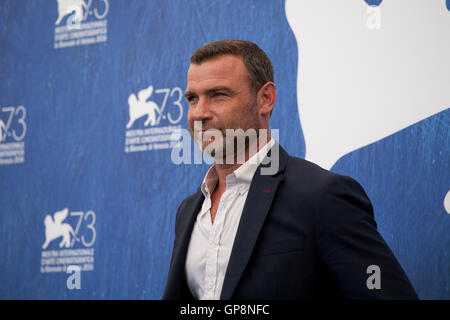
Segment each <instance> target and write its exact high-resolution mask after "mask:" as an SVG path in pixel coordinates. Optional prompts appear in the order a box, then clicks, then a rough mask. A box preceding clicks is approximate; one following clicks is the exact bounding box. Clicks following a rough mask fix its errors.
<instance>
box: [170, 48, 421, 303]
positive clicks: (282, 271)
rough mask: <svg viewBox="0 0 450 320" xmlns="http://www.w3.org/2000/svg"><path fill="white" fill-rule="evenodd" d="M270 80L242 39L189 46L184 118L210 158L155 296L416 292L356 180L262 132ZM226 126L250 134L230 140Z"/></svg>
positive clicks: (408, 295)
mask: <svg viewBox="0 0 450 320" xmlns="http://www.w3.org/2000/svg"><path fill="white" fill-rule="evenodd" d="M273 81H274V80H273V68H272V64H271V62H270V60H269V58H268V57H267V55H266V54H265V53H264V52H263V51H262V50H261V49H260V48H259V47H258V46H257V45H255V44H253V43H251V42H248V41H239V40H221V41H218V42H213V43H209V44H206V45H204V46H203V47H201V48H199V49H197V50H196V51H195V52H194V54H193V55H192V57H191V66H190V68H189V71H188V75H187V89H186V92H185V96H186V98H187V100H188V102H189V111H188V123H189V128H190V130H191V134H192V136H193V138H194V140H195V141H196V142H197V143H199V145H200V147H201V148H202V150H203V151H204V152H207V153H208V154H209V155H211V156H212V157H213V158H214V161H215V163H214V164H213V166H212V167H211V168H210V169H209V170H208V172H207V174H206V176H205V178H204V180H203V183H202V185H201V186H200V188H199V189H198V191H197V192H196V193H195V194H193V195H191V196H190V197H188V198H186V199H185V200H184V201H183V202H182V203H181V205H180V207H179V209H178V213H177V216H176V223H175V243H174V248H173V253H172V260H171V264H170V270H169V276H168V280H167V284H166V289H165V292H164V295H163V299H192V298H194V299H225V300H227V299H314V298H321V297H330V298H348V299H416V298H417V295H416V293H415V291H414V289H413V287H412V286H411V284H410V282H409V280H408V278H407V277H406V275H405V273H404V272H403V270H402V268H401V266H400V265H399V264H398V262H397V260H396V258H395V257H394V255H393V253H392V252H391V250H390V249H389V247H388V246H387V245H386V243H385V242H384V240H383V239H382V237H381V236H380V234H379V233H378V231H377V229H376V223H375V220H374V216H373V209H372V205H371V203H370V201H369V199H368V197H367V195H366V194H365V192H364V190H363V189H362V187H361V186H360V185H359V184H358V183H357V182H356V181H354V180H353V179H351V178H349V177H345V176H340V175H338V174H334V173H331V172H329V171H326V170H324V169H322V168H320V167H318V166H316V165H314V164H312V163H310V162H308V161H305V160H303V159H299V158H295V157H291V156H289V155H288V154H287V153H286V151H284V150H283V149H282V148H281V146H279V145H278V143H277V142H276V141H274V139H273V138H271V136H270V132H269V131H268V129H269V119H270V115H271V113H272V109H273V108H274V105H275V101H276V86H275V84H274V82H273ZM230 129H233V130H234V132H241V133H242V132H244V131H245V132H247V131H251V130H253V131H255V132H256V133H257V134H256V136H257V139H255V136H253V138H252V137H251V136H250V135H249V136H245V137H244V139H243V141H244V147H243V148H242V147H241V148H239V147H237V146H236V144H235V142H236V141H237V140H239V139H238V138H239V137H242V134H235V135H234V136H232V137H231V138H230V137H228V136H227V135H228V134H229V133H230V132H232V131H233V130H231V131H230ZM281 134H283V132H282V133H281ZM285 134H286V133H285ZM221 135H222V136H223V139H221V138H220V137H221ZM241 141H242V139H241ZM255 145H256V148H255ZM239 157H241V159H242V158H243V161H237V159H238V158H239ZM268 159H270V161H268ZM273 164H275V166H273ZM268 165H271V166H272V167H275V170H272V171H273V172H271V173H270V174H267V171H266V174H264V169H267V166H268Z"/></svg>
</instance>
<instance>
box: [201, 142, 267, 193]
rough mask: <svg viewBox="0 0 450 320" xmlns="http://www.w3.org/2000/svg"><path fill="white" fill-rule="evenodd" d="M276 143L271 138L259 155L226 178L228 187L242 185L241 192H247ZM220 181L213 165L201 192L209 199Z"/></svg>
mask: <svg viewBox="0 0 450 320" xmlns="http://www.w3.org/2000/svg"><path fill="white" fill-rule="evenodd" d="M274 143H275V141H274V139H273V138H271V139H270V141H269V142H268V143H266V144H265V145H264V146H263V147H262V148H261V149H260V150H259V151H258V152H257V153H255V154H254V155H253V156H251V157H250V158H249V159H248V160H247V161H246V162H244V163H243V164H242V165H241V166H240V167H239V168H237V169H236V170H234V172H233V173H231V174H229V175H228V176H227V177H226V183H227V186H229V185H233V184H240V191H241V192H245V191H246V190H247V189H248V187H249V186H250V183H251V182H252V180H253V176H254V175H255V172H256V169H257V168H258V166H259V165H260V164H261V162H262V160H263V159H264V158H265V157H266V155H267V153H268V152H269V150H270V148H272V146H273V145H274ZM218 181H219V176H218V175H217V172H216V167H215V165H214V164H213V165H212V166H211V167H210V168H209V170H208V172H207V173H206V175H205V178H204V179H203V183H202V185H201V190H202V193H203V195H204V196H205V197H207V195H208V194H211V193H212V192H213V191H214V189H215V187H216V185H217V182H218Z"/></svg>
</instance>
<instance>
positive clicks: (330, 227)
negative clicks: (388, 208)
mask: <svg viewBox="0 0 450 320" xmlns="http://www.w3.org/2000/svg"><path fill="white" fill-rule="evenodd" d="M316 219H317V221H316V237H317V238H316V240H317V245H318V250H319V254H320V256H321V258H322V259H323V262H324V264H325V267H326V268H327V270H328V272H329V274H330V275H331V277H332V279H333V280H334V282H335V283H336V284H337V286H338V290H339V291H340V292H341V294H342V295H343V297H344V298H347V299H417V298H418V297H417V294H416V292H415V290H414V288H413V287H412V285H411V284H410V282H409V280H408V278H407V276H406V274H405V272H404V271H403V269H402V267H401V266H400V264H399V263H398V261H397V259H396V258H395V256H394V254H393V253H392V251H391V250H390V248H389V247H388V245H387V244H386V242H385V241H384V239H383V238H382V236H381V235H380V234H379V232H378V230H377V226H376V222H375V220H374V214H373V208H372V205H371V203H370V200H369V199H368V197H367V195H366V193H365V192H364V190H363V188H362V187H361V186H360V185H359V184H358V183H357V182H356V181H355V180H353V179H351V178H349V177H343V176H338V175H333V176H332V177H331V178H330V179H329V180H328V181H327V183H325V187H324V188H323V190H322V192H319V193H318V198H317V199H316ZM373 265H375V266H377V267H379V270H380V273H379V275H380V278H379V279H380V282H379V284H380V287H381V288H380V289H377V288H373V289H369V288H368V285H367V282H368V278H369V277H371V276H372V275H373V272H374V271H371V270H369V273H368V270H367V268H368V267H369V266H373ZM369 282H371V281H369ZM369 287H370V286H369Z"/></svg>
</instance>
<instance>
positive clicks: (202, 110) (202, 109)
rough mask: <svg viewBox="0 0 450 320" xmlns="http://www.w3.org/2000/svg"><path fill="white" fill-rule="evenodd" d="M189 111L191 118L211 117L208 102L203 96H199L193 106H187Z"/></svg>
mask: <svg viewBox="0 0 450 320" xmlns="http://www.w3.org/2000/svg"><path fill="white" fill-rule="evenodd" d="M189 113H190V116H191V119H192V120H194V121H196V120H200V121H203V120H208V119H211V116H212V115H211V109H210V104H209V103H208V101H207V100H206V99H205V98H203V99H202V98H199V99H198V101H197V103H196V104H195V105H193V106H190V107H189Z"/></svg>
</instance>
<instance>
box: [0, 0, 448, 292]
mask: <svg viewBox="0 0 450 320" xmlns="http://www.w3.org/2000/svg"><path fill="white" fill-rule="evenodd" d="M449 10H450V1H444V0H385V1H383V2H381V1H369V0H367V1H363V0H347V1H336V0H320V1H318V0H310V1H307V0H287V1H282V0H251V1H250V0H248V1H238V0H217V1H212V0H196V1H193V0H166V1H158V0H145V1H143V0H134V1H131V0H126V1H125V0H52V1H48V0H3V1H2V4H1V6H0V79H1V80H0V257H1V258H0V259H1V263H0V282H1V286H0V298H2V299H159V298H160V297H161V296H162V293H163V290H164V285H165V281H166V278H167V272H168V266H169V262H170V256H171V251H172V244H173V239H174V221H175V213H176V210H177V208H178V205H179V204H180V202H181V201H182V200H183V199H184V198H185V197H186V196H187V195H189V194H191V193H193V192H194V191H195V190H196V189H197V187H198V186H199V184H200V182H201V180H202V179H203V176H204V174H205V172H206V171H207V169H208V167H209V164H207V163H205V162H204V161H203V162H201V163H198V162H197V163H193V164H186V163H182V164H176V163H174V161H173V157H172V151H173V150H175V149H174V148H175V147H176V146H178V145H179V142H180V140H183V139H184V138H185V137H183V136H182V135H180V132H182V131H183V129H186V128H187V124H186V114H187V108H188V105H187V103H186V101H185V100H184V98H183V92H184V89H185V88H186V71H187V69H188V67H189V57H190V55H191V53H192V52H193V51H194V50H195V49H196V48H198V47H199V46H201V45H203V44H205V43H207V42H210V41H215V40H219V39H223V38H231V39H248V40H251V41H253V42H256V43H257V44H258V45H259V46H260V47H261V48H262V49H264V50H265V51H266V52H267V53H268V55H269V57H270V58H271V60H272V62H273V64H274V69H275V82H276V84H277V87H278V100H277V104H276V108H275V111H274V113H273V116H272V119H271V127H272V128H274V129H279V141H280V143H281V145H282V146H283V147H284V148H285V149H286V150H287V151H288V152H289V153H291V154H292V155H295V156H298V157H304V158H306V159H308V160H311V161H313V162H316V163H317V164H319V165H321V166H322V167H324V168H327V169H330V170H332V171H334V172H338V173H341V174H346V175H350V176H352V177H354V178H355V179H357V180H358V181H359V182H360V183H361V184H362V185H363V187H364V188H365V189H366V191H367V193H368V195H369V197H370V198H371V200H372V201H373V205H374V209H375V218H376V221H377V223H378V228H379V230H380V233H381V234H382V236H383V237H384V238H385V240H386V241H387V243H388V244H389V245H390V246H391V248H392V250H393V251H394V253H395V254H396V256H397V258H398V260H399V261H400V263H401V265H402V266H403V268H404V269H405V271H406V273H407V274H408V276H409V278H410V280H411V282H412V284H413V286H414V287H415V288H416V290H417V292H418V294H419V296H420V297H421V298H423V299H449V298H450V277H449V275H450V268H449V261H450V254H449V250H448V248H449V245H450V242H449V240H450V237H449V232H448V230H449V227H450V194H449V190H450V166H449V163H450V162H449V159H450V157H449V151H450V146H449V141H450V139H449V138H450V137H449V125H450V111H449V107H450V63H449V58H448V57H450V40H449V39H450V12H449ZM186 141H187V140H185V142H186ZM195 148H196V147H194V146H192V150H193V152H194V151H195V150H197V151H198V149H195ZM299 179H301V177H299ZM69 266H76V267H78V268H79V270H81V272H80V273H79V275H80V282H79V283H80V285H81V286H80V288H79V289H77V288H73V287H71V286H70V285H68V284H70V283H69V282H70V281H69V279H68V278H69V276H71V275H72V273H71V268H72V267H71V268H68V267H69ZM382 271H383V270H381V272H382Z"/></svg>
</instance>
